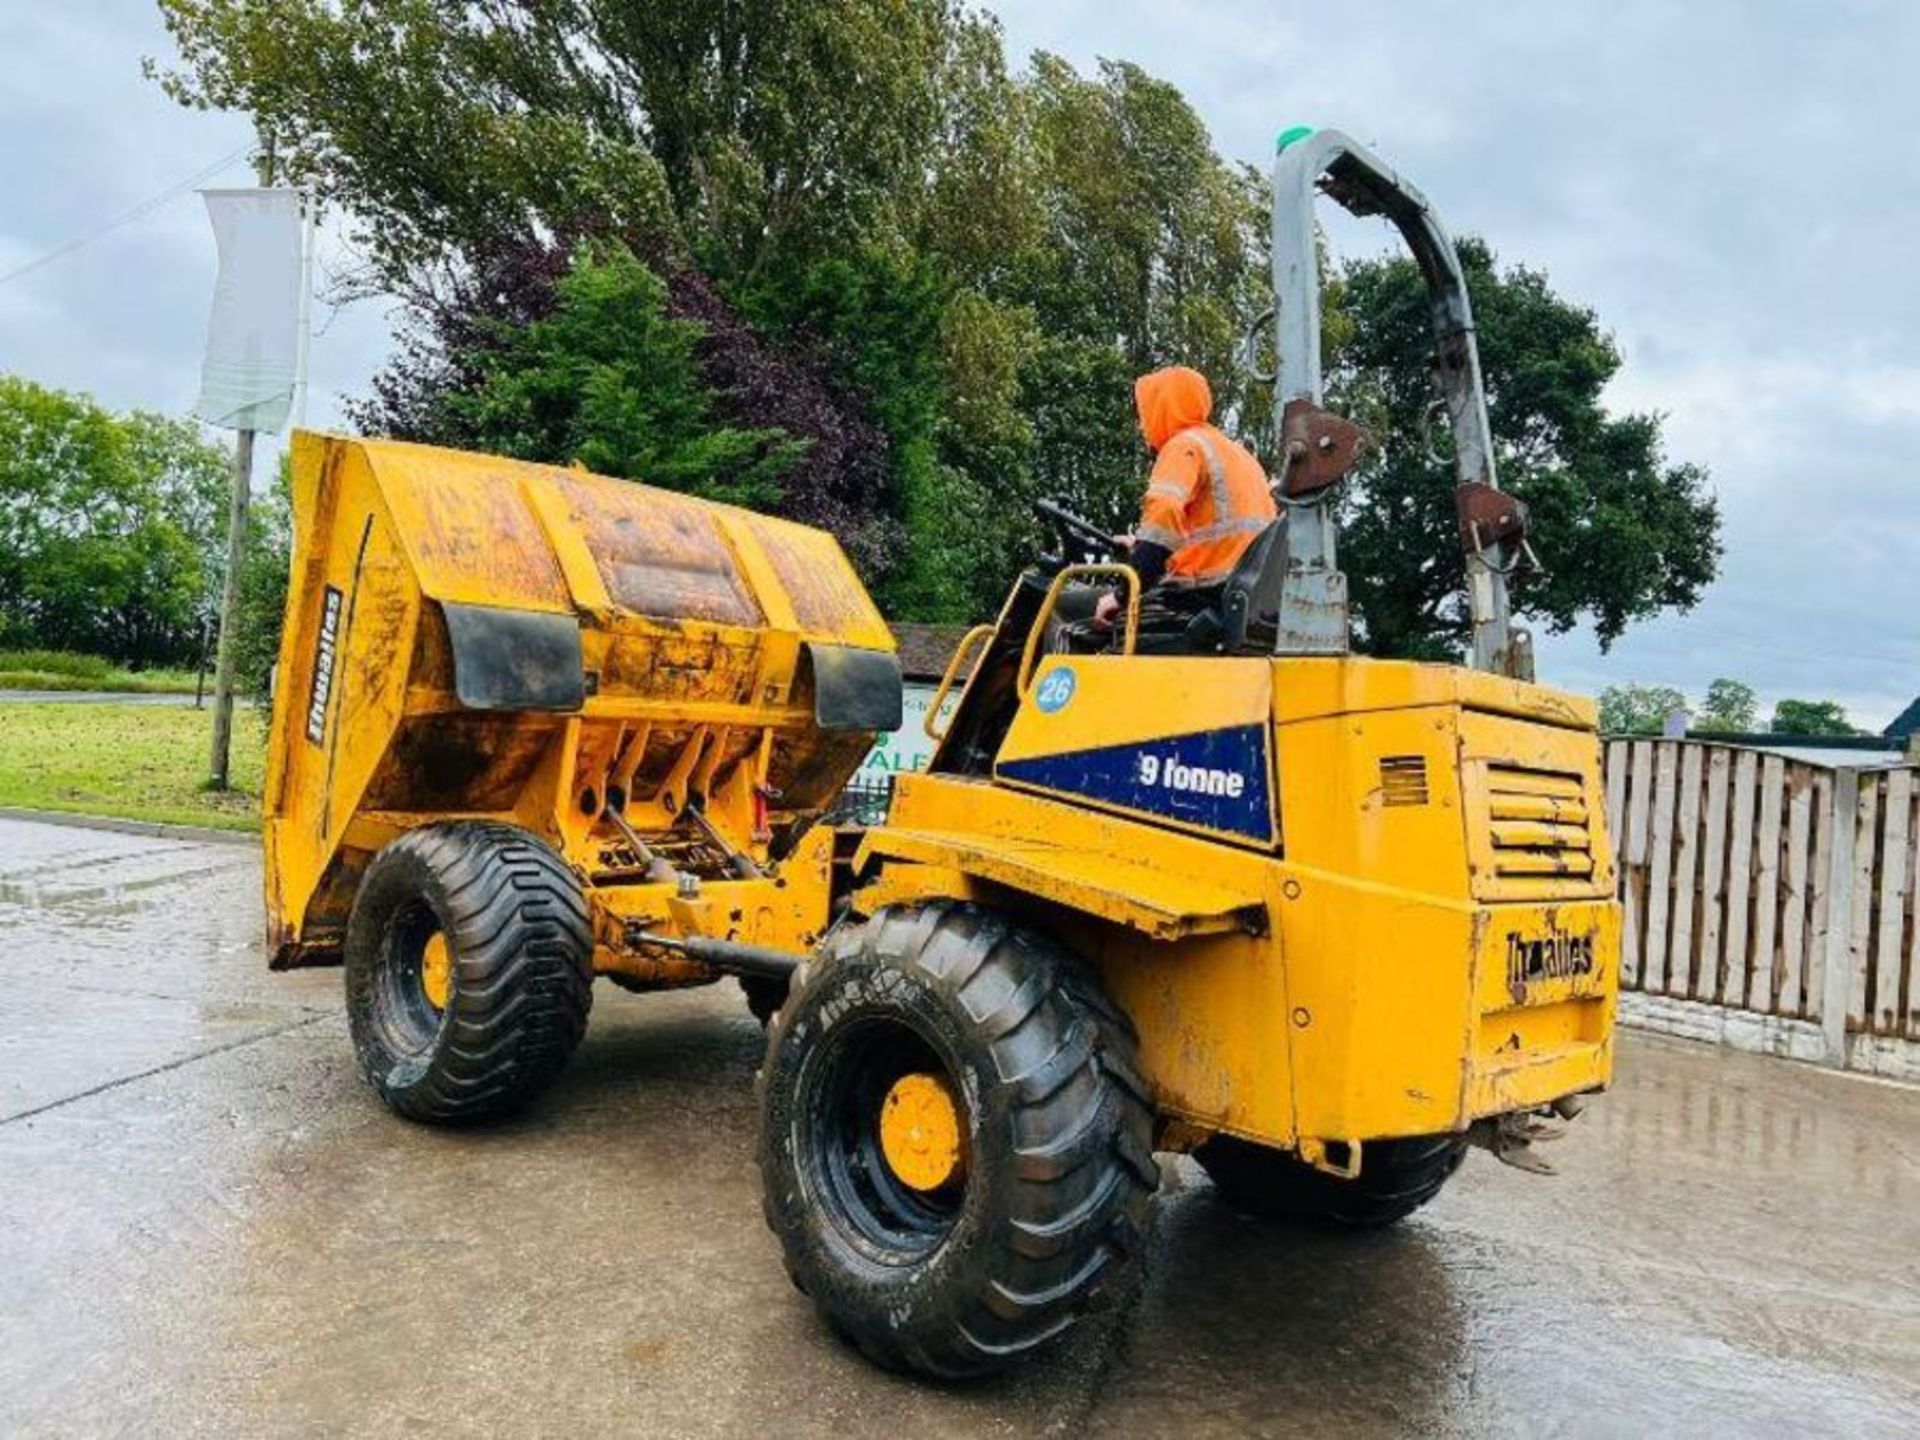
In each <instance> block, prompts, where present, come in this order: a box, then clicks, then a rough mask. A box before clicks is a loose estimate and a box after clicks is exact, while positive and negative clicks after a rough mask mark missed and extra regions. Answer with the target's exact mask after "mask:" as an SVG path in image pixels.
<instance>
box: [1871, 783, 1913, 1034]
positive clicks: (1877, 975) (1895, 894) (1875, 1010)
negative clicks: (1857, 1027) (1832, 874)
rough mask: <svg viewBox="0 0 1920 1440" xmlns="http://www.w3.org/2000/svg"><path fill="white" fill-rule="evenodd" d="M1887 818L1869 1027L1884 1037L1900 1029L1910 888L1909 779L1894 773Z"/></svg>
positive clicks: (1887, 799) (1885, 806)
mask: <svg viewBox="0 0 1920 1440" xmlns="http://www.w3.org/2000/svg"><path fill="white" fill-rule="evenodd" d="M1883 800H1884V804H1883V811H1884V814H1885V817H1886V818H1885V819H1884V820H1883V821H1882V822H1881V826H1880V854H1879V868H1880V916H1879V921H1880V923H1879V926H1878V927H1877V929H1876V932H1875V935H1874V944H1873V972H1872V976H1871V980H1872V984H1871V995H1870V997H1869V999H1868V1007H1869V1008H1868V1010H1867V1021H1868V1024H1867V1028H1868V1029H1870V1030H1874V1031H1877V1032H1879V1033H1880V1034H1883V1035H1897V1034H1899V1033H1900V1029H1901V1019H1902V1014H1903V1012H1902V1008H1901V1003H1900V970H1901V962H1902V961H1903V960H1904V959H1905V958H1906V956H1905V949H1906V947H1905V944H1904V941H1905V940H1906V929H1907V896H1908V893H1909V889H1910V880H1911V877H1910V874H1909V871H1910V868H1911V867H1910V866H1909V864H1908V854H1907V837H1908V812H1909V810H1910V809H1911V808H1912V803H1913V777H1912V775H1911V774H1910V773H1909V772H1908V771H1905V770H1895V771H1893V772H1892V773H1890V774H1889V775H1888V776H1887V778H1886V784H1885V795H1884V797H1883Z"/></svg>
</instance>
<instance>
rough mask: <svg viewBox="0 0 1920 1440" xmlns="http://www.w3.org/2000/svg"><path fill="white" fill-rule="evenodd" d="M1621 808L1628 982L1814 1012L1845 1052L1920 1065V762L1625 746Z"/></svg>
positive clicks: (1790, 1021) (1766, 1010)
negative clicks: (1820, 760)
mask: <svg viewBox="0 0 1920 1440" xmlns="http://www.w3.org/2000/svg"><path fill="white" fill-rule="evenodd" d="M1847 758H1850V757H1847V756H1845V755H1844V754H1840V755H1836V757H1835V759H1836V760H1837V761H1838V760H1845V759H1847ZM1606 805H1607V815H1608V820H1609V823H1610V824H1611V825H1612V827H1613V834H1614V837H1615V839H1616V842H1617V845H1618V852H1619V856H1620V867H1619V884H1620V892H1619V893H1620V899H1621V903H1622V910H1623V934H1622V946H1621V949H1622V954H1621V973H1620V981H1621V988H1622V990H1623V991H1628V992H1633V991H1639V992H1642V993H1644V994H1646V995H1648V996H1663V997H1668V998H1670V999H1673V1000H1686V1001H1692V1002H1695V1003H1697V1004H1707V1005H1714V1006H1719V1007H1722V1008H1724V1009H1728V1010H1736V1011H1740V1012H1743V1013H1745V1014H1749V1015H1758V1016H1762V1017H1765V1018H1766V1019H1767V1020H1768V1021H1769V1022H1770V1023H1777V1024H1786V1025H1799V1026H1803V1027H1804V1026H1806V1025H1808V1024H1812V1025H1815V1026H1817V1027H1818V1038H1817V1039H1815V1040H1814V1041H1813V1042H1811V1043H1813V1044H1814V1045H1815V1047H1816V1049H1817V1051H1818V1053H1820V1054H1821V1055H1824V1056H1825V1057H1826V1058H1827V1059H1828V1061H1829V1063H1834V1064H1839V1063H1842V1062H1843V1060H1844V1063H1848V1064H1853V1065H1856V1066H1859V1067H1861V1068H1866V1069H1879V1070H1881V1071H1882V1073H1896V1072H1897V1073H1902V1074H1920V1050H1916V1049H1913V1048H1911V1046H1912V1045H1913V1044H1914V1043H1916V1042H1920V767H1912V766H1898V767H1896V766H1881V765H1874V766H1870V767H1867V768H1861V767H1859V766H1851V765H1842V764H1835V765H1816V764H1808V763H1803V762H1801V761H1797V760H1788V759H1787V758H1786V757H1784V756H1781V755H1775V754H1770V753H1764V752H1761V751H1757V750H1753V749H1749V748H1743V747H1740V746H1730V745H1716V744H1712V743H1710V742H1704V741H1687V740H1658V741H1656V740H1614V741H1609V742H1608V744H1607V746H1606ZM1843 1010H1844V1012H1845V1013H1844V1015H1843V1014H1842V1011H1843ZM1676 1023H1677V1022H1676ZM1688 1023H1693V1022H1688ZM1743 1033H1744V1032H1743ZM1752 1033H1755V1034H1768V1035H1774V1036H1776V1037H1778V1036H1781V1035H1785V1034H1787V1033H1789V1032H1787V1031H1764V1032H1752ZM1795 1033H1798V1034H1800V1035H1801V1036H1802V1038H1801V1039H1800V1040H1795V1041H1794V1042H1793V1043H1794V1044H1796V1045H1798V1044H1803V1043H1806V1042H1805V1039H1804V1036H1805V1031H1804V1030H1803V1031H1801V1032H1795ZM1770 1043H1773V1042H1770ZM1777 1043H1786V1042H1785V1041H1778V1042H1777ZM1903 1046H1905V1047H1908V1048H1904V1049H1903V1048H1901V1047H1903ZM1889 1047H1891V1048H1889ZM1889 1065H1891V1066H1892V1067H1893V1069H1891V1070H1889V1069H1888V1068H1887V1067H1888V1066H1889Z"/></svg>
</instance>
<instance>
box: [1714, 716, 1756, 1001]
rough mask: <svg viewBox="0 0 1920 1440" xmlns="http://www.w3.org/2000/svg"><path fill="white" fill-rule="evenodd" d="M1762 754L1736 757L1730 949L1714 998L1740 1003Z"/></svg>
mask: <svg viewBox="0 0 1920 1440" xmlns="http://www.w3.org/2000/svg"><path fill="white" fill-rule="evenodd" d="M1759 770H1760V763H1759V757H1758V756H1756V755H1755V754H1754V753H1753V751H1751V750H1742V751H1740V752H1738V753H1737V754H1736V755H1735V756H1734V757H1733V814H1732V817H1731V818H1730V819H1729V821H1728V822H1727V825H1728V829H1727V835H1728V846H1727V949H1726V953H1725V954H1724V955H1723V956H1722V957H1721V961H1720V977H1719V979H1718V980H1717V981H1716V982H1715V984H1714V987H1713V999H1715V1000H1716V1001H1718V1002H1719V1003H1721V1004H1722V1005H1739V1004H1741V1003H1742V1002H1743V1001H1744V1000H1745V998H1746V993H1747V927H1748V922H1749V921H1750V920H1751V918H1752V916H1751V914H1750V913H1749V911H1750V898H1751V892H1752V888H1753V808H1754V805H1753V802H1754V793H1753V792H1754V790H1755V789H1756V788H1757V787H1758V783H1759V782H1758V779H1757V777H1758V774H1759Z"/></svg>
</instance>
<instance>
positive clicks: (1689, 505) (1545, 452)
mask: <svg viewBox="0 0 1920 1440" xmlns="http://www.w3.org/2000/svg"><path fill="white" fill-rule="evenodd" d="M1459 248H1460V258H1461V262H1462V264H1463V265H1464V266H1465V268H1466V272H1467V282H1468V289H1469V291H1470V293H1471V296H1472V300H1473V311H1474V319H1475V322H1476V324H1477V326H1478V330H1479V343H1480V360H1481V365H1482V367H1483V369H1484V371H1485V376H1486V385H1487V403H1488V416H1489V422H1490V424H1491V426H1492V430H1493V436H1494V442H1495V446H1496V452H1497V458H1498V464H1499V473H1500V482H1501V484H1502V485H1503V486H1504V487H1506V488H1507V489H1510V490H1512V491H1513V492H1514V493H1515V494H1517V495H1519V496H1520V497H1521V498H1522V499H1524V500H1525V501H1526V502H1527V504H1528V506H1529V507H1530V508H1531V511H1532V516H1533V527H1534V528H1533V537H1532V538H1533V545H1534V548H1535V549H1536V550H1537V551H1538V552H1539V556H1540V560H1541V564H1542V567H1543V568H1542V570H1541V572H1539V573H1536V574H1530V575H1525V576H1523V577H1521V578H1520V580H1519V581H1518V583H1517V584H1516V587H1515V596H1514V603H1515V608H1516V610H1517V611H1518V612H1519V613H1520V614H1522V615H1524V616H1527V617H1531V618H1532V619H1534V620H1536V621H1538V622H1542V623H1544V624H1545V625H1546V627H1547V628H1548V629H1549V630H1552V631H1556V632H1557V631H1563V630H1567V629H1569V628H1571V627H1572V626H1573V625H1574V624H1575V623H1576V622H1578V621H1580V620H1583V619H1584V620H1586V621H1588V622H1590V623H1591V624H1592V626H1593V628H1594V631H1595V633H1596V635H1597V636H1598V637H1599V640H1600V644H1601V646H1602V647H1603V648H1604V647H1606V646H1608V645H1610V644H1611V643H1612V642H1613V641H1614V640H1616V639H1618V638H1619V636H1620V633H1621V631H1622V630H1624V629H1625V628H1626V626H1627V625H1628V623H1629V622H1631V621H1634V620H1639V619H1645V618H1647V617H1649V616H1651V615H1654V614H1656V613H1657V612H1658V611H1660V610H1662V609H1667V608H1673V609H1680V610H1686V609H1689V608H1691V607H1692V606H1693V605H1694V603H1695V602H1696V601H1698V599H1699V598H1700V594H1701V592H1702V591H1703V590H1704V589H1705V587H1706V585H1707V584H1708V583H1709V582H1710V581H1711V580H1712V579H1713V577H1714V574H1715V573H1716V570H1717V567H1718V562H1719V556H1720V517H1719V507H1718V505H1717V503H1716V502H1715V500H1714V499H1713V497H1712V496H1711V495H1710V494H1709V493H1708V491H1707V486H1706V478H1707V477H1706V473H1705V472H1704V471H1703V470H1702V469H1700V467H1698V466H1696V465H1690V464H1674V463H1672V462H1670V461H1668V459H1667V458H1666V455H1665V452H1664V449H1663V446H1662V441H1661V435H1660V417H1659V416H1657V415H1653V414H1629V415H1611V414H1609V413H1608V412H1607V410H1606V407H1605V405H1604V404H1603V403H1602V392H1603V390H1604V389H1605V387H1606V384H1607V382H1608V381H1609V380H1611V379H1612V378H1613V376H1614V375H1615V373H1617V372H1618V370H1619V368H1620V352H1619V350H1618V349H1617V348H1616V347H1615V346H1614V344H1613V342H1612V340H1611V339H1610V338H1609V337H1608V336H1607V335H1606V334H1605V333H1604V332H1603V331H1602V330H1601V329H1600V323H1599V319H1598V317H1597V316H1595V315H1594V313H1593V312H1592V311H1591V310H1589V309H1586V308H1584V307H1582V306H1579V305H1576V304H1573V303H1571V302H1569V301H1567V300H1565V299H1563V298H1561V297H1560V296H1558V295H1556V294H1555V293H1554V292H1553V291H1552V290H1551V289H1550V288H1549V287H1548V285H1547V280H1546V276H1544V275H1543V274H1541V273H1540V272H1538V271H1535V270H1529V269H1526V268H1525V267H1512V268H1508V269H1506V270H1501V269H1499V268H1497V266H1496V264H1495V261H1494V256H1493V253H1492V251H1490V250H1489V249H1488V248H1487V247H1486V246H1485V245H1484V244H1482V243H1480V242H1479V241H1476V240H1472V239H1467V240H1463V241H1462V242H1460V247H1459ZM1341 279H1342V284H1341V294H1342V300H1343V303H1344V305H1345V307H1346V309H1347V311H1348V317H1347V318H1348V321H1349V323H1350V326H1351V329H1350V331H1349V332H1348V338H1347V340H1346V342H1345V343H1344V344H1343V345H1342V346H1341V347H1340V348H1339V350H1338V351H1337V353H1336V354H1335V355H1334V356H1333V357H1332V360H1331V362H1330V365H1329V381H1330V385H1329V390H1330V394H1331V396H1332V403H1333V405H1334V406H1335V408H1338V409H1342V410H1344V411H1345V412H1346V413H1347V414H1349V415H1351V416H1353V418H1355V419H1356V420H1359V421H1360V422H1361V423H1362V424H1364V425H1366V426H1367V428H1368V429H1369V430H1370V431H1371V432H1372V433H1373V436H1374V438H1375V441H1376V446H1375V449H1374V451H1373V454H1372V458H1371V459H1370V460H1369V461H1368V462H1367V463H1366V464H1365V465H1364V466H1363V468H1362V470H1361V472H1360V473H1359V475H1358V476H1357V477H1356V479H1355V481H1354V483H1353V484H1352V485H1350V486H1349V489H1348V492H1347V494H1346V496H1345V498H1344V500H1343V503H1342V511H1343V520H1344V526H1345V529H1344V533H1343V535H1342V538H1341V555H1342V562H1343V565H1344V568H1345V569H1346V571H1347V574H1348V577H1349V580H1350V583H1351V585H1352V594H1353V602H1354V609H1355V612H1356V617H1357V622H1358V628H1359V632H1360V636H1361V638H1362V641H1363V643H1364V644H1365V645H1366V647H1367V648H1368V649H1369V650H1372V651H1374V652H1375V653H1379V654H1389V655H1411V656H1448V655H1453V654H1457V653H1458V652H1459V650H1460V649H1461V648H1462V643H1463V640H1464V637H1465V634H1466V613H1465V608H1464V596H1463V580H1462V565H1461V562H1460V560H1459V558H1458V557H1459V554H1460V546H1459V541H1458V539H1457V538H1456V534H1457V531H1456V524H1457V522H1456V520H1455V516H1454V506H1453V485H1454V479H1453V475H1452V472H1451V470H1450V468H1449V466H1448V465H1447V464H1446V463H1444V461H1445V459H1446V456H1445V455H1444V454H1443V453H1442V454H1436V453H1434V452H1435V451H1436V450H1437V449H1440V448H1441V447H1440V445H1439V444H1437V443H1436V437H1434V436H1432V435H1431V433H1430V427H1429V425H1428V423H1427V419H1426V417H1427V413H1428V410H1429V407H1430V406H1431V405H1432V403H1433V400H1434V398H1435V391H1434V387H1433V384H1432V381H1431V379H1430V376H1429V366H1428V357H1429V355H1430V354H1431V351H1432V333H1431V329H1430V324H1431V321H1430V317H1429V311H1428V306H1427V299H1426V287H1425V285H1424V283H1423V282H1422V280H1421V278H1420V275H1419V272H1418V270H1417V269H1416V268H1415V266H1414V264H1413V262H1412V261H1411V260H1408V259H1398V258H1396V259H1385V260H1383V259H1363V260H1358V261H1355V262H1353V263H1351V264H1349V265H1347V266H1346V267H1345V269H1344V271H1343V273H1342V277H1341Z"/></svg>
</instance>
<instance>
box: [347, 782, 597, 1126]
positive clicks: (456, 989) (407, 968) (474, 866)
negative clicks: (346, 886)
mask: <svg viewBox="0 0 1920 1440" xmlns="http://www.w3.org/2000/svg"><path fill="white" fill-rule="evenodd" d="M345 960H346V972H347V973H346V992H347V1020H348V1023H349V1026H350V1027H351V1029H352V1031H353V1044H354V1049H355V1050H356V1051H357V1052H358V1054H359V1057H360V1066H361V1068H362V1069H363V1070H364V1071H365V1072H366V1075H367V1079H368V1080H370V1081H371V1082H372V1083H373V1088H374V1089H375V1090H376V1091H377V1092H378V1093H379V1096H380V1098H381V1099H382V1100H384V1101H385V1102H386V1103H387V1104H388V1105H389V1106H390V1107H392V1108H393V1109H394V1110H395V1111H397V1112H398V1113H400V1114H402V1115H404V1116H406V1117H407V1118H408V1119H409V1120H422V1121H428V1122H431V1123H435V1124H456V1123H459V1122H462V1121H471V1120H481V1119H485V1118H488V1117H490V1116H494V1115H499V1114H502V1113H504V1112H506V1111H509V1110H511V1109H513V1108H515V1107H516V1106H518V1105H521V1104H524V1103H525V1102H526V1101H528V1100H530V1099H531V1098H533V1097H534V1096H535V1095H538V1094H539V1093H540V1092H541V1091H542V1090H544V1089H546V1088H547V1086H548V1085H550V1084H552V1083H553V1080H554V1078H555V1077H556V1076H558V1075H559V1073H560V1072H561V1070H562V1069H564V1068H565V1067H566V1063H567V1060H568V1059H569V1057H571V1056H572V1054H573V1051H574V1047H575V1046H577V1045H578V1044H579V1043H580V1037H581V1035H582V1034H584V1033H585V1031H586V1027H587V1010H588V1007H589V1006H590V1005H591V1004H592V999H593V990H592V986H593V971H592V962H593V932H592V927H591V925H590V924H589V921H588V918H587V904H586V898H585V896H583V895H582V894H581V890H580V882H579V881H578V880H577V879H575V878H574V875H573V873H572V872H571V871H569V870H568V869H567V867H566V866H565V865H564V864H562V863H561V861H560V857H559V856H558V855H557V854H555V853H554V851H553V849H552V847H550V846H548V845H547V844H545V843H544V842H543V841H542V840H541V839H540V838H539V837H538V836H536V835H532V834H529V833H528V832H527V831H525V830H521V829H518V828H516V827H514V826H512V825H501V824H495V823H492V822H486V821H467V820H461V821H449V822H445V823H442V824H435V825H423V826H421V827H420V828H419V829H417V830H410V831H408V832H407V833H406V834H405V835H402V836H401V837H400V838H399V839H398V840H395V841H394V842H393V843H392V844H390V845H388V846H387V847H386V848H385V849H384V850H382V851H381V852H380V853H379V854H378V855H376V856H375V857H374V859H373V863H372V864H371V865H369V866H368V867H367V873H366V875H365V877H364V878H363V879H362V880H361V883H360V893H359V895H358V897H357V898H356V899H355V901H354V905H353V914H352V916H351V917H350V918H349V920H348V922H347V942H346V955H345Z"/></svg>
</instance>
